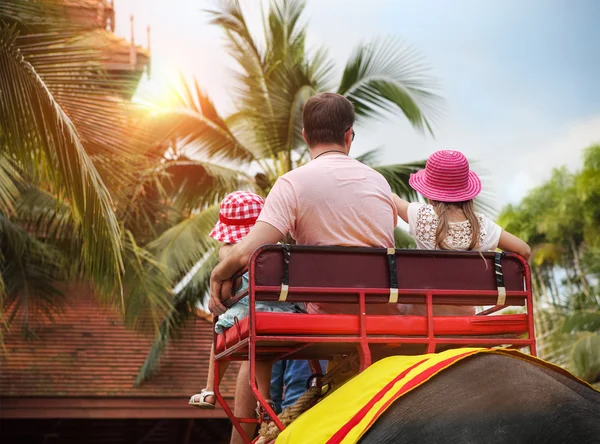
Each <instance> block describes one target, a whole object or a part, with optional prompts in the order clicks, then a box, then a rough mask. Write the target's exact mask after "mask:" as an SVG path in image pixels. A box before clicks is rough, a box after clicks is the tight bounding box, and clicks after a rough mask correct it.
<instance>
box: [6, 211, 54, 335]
mask: <svg viewBox="0 0 600 444" xmlns="http://www.w3.org/2000/svg"><path fill="white" fill-rule="evenodd" d="M0 251H2V259H3V261H2V270H1V272H2V281H3V282H4V283H5V288H4V291H5V300H4V304H5V305H4V306H2V307H0V312H1V311H2V310H3V309H4V308H5V307H8V310H9V313H8V317H7V323H8V324H11V323H12V322H13V321H14V320H15V319H16V318H17V316H18V318H19V320H20V321H21V324H22V325H21V328H22V330H23V331H24V332H26V333H30V332H32V331H33V330H34V328H35V322H36V320H39V319H42V317H46V318H49V319H52V318H53V316H54V315H55V314H56V313H58V312H59V311H60V310H61V309H62V307H63V305H64V302H65V301H64V297H63V294H62V292H61V291H60V290H59V289H58V288H57V287H56V283H57V282H61V281H63V280H64V277H65V276H64V258H63V257H62V256H61V255H60V253H59V252H58V251H57V250H56V249H54V248H53V247H52V246H50V245H48V244H45V243H43V242H41V241H39V240H38V239H36V238H35V237H33V236H32V235H30V234H29V233H28V232H27V231H25V230H24V229H23V228H21V227H19V226H17V225H16V224H14V223H12V222H11V221H10V220H8V219H7V218H6V217H5V216H3V215H1V214H0Z"/></svg>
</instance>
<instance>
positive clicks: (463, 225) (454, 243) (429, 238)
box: [408, 202, 502, 251]
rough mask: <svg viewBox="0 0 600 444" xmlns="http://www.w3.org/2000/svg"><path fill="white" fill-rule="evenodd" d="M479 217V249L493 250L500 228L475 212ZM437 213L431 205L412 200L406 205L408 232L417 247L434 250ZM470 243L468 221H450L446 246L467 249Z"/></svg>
mask: <svg viewBox="0 0 600 444" xmlns="http://www.w3.org/2000/svg"><path fill="white" fill-rule="evenodd" d="M477 217H478V218H479V226H480V233H479V245H480V249H481V251H489V250H495V249H496V248H497V247H498V240H499V239H500V234H501V233H502V228H500V226H498V225H497V224H496V223H494V222H493V221H491V220H490V219H488V218H487V217H485V216H484V215H483V214H477ZM437 220H438V219H437V214H436V213H435V210H434V209H433V206H431V205H427V204H423V203H419V202H413V203H411V204H410V205H409V206H408V226H409V233H410V234H411V235H412V236H413V237H414V238H415V241H416V243H417V248H420V249H423V250H435V232H436V230H437ZM469 245H471V224H470V223H469V221H463V222H450V223H449V228H448V237H447V238H446V246H447V248H450V249H451V250H468V249H469Z"/></svg>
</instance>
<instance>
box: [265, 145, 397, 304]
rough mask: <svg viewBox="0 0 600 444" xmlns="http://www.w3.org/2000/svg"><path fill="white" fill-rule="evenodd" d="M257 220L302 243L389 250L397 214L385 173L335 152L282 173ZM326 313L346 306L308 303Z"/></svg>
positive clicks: (392, 241)
mask: <svg viewBox="0 0 600 444" xmlns="http://www.w3.org/2000/svg"><path fill="white" fill-rule="evenodd" d="M258 220H259V221H262V222H266V223H268V224H270V225H272V226H274V227H275V228H277V229H278V230H279V231H281V233H284V234H285V233H288V232H289V233H290V234H291V236H292V237H293V238H294V239H295V240H296V242H297V244H299V245H326V246H333V245H336V246H354V247H379V248H388V247H393V246H394V228H395V226H396V220H397V213H396V207H395V205H394V202H393V200H392V191H391V189H390V186H389V184H388V183H387V181H386V180H385V178H384V177H383V176H381V174H379V173H378V172H376V171H375V170H373V169H372V168H369V167H368V166H366V165H364V164H362V163H361V162H358V161H357V160H354V159H352V158H350V157H348V156H346V155H345V154H330V155H327V156H323V157H321V158H317V159H314V160H312V161H311V162H310V163H308V164H307V165H304V166H302V167H301V168H298V169H296V170H294V171H291V172H289V173H287V174H286V175H284V176H282V177H281V178H280V179H279V180H278V181H277V183H276V184H275V186H274V187H273V189H272V190H271V193H270V194H269V196H268V197H267V200H266V203H265V207H264V209H263V210H262V212H261V214H260V217H259V219H258ZM323 311H326V312H332V311H336V312H340V311H346V310H344V309H343V308H341V307H337V308H336V309H335V310H334V309H333V307H331V306H330V304H318V305H317V304H310V305H309V312H311V313H318V312H323ZM353 311H354V310H352V312H353Z"/></svg>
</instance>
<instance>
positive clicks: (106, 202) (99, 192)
mask: <svg viewBox="0 0 600 444" xmlns="http://www.w3.org/2000/svg"><path fill="white" fill-rule="evenodd" d="M16 38H17V32H16V30H15V27H14V26H13V27H8V26H6V25H0V66H2V67H3V69H2V70H1V71H0V91H2V100H1V101H0V127H1V128H2V134H1V137H2V140H1V141H0V145H1V146H2V147H3V148H4V149H6V150H7V152H8V153H9V154H10V156H12V157H13V158H14V159H16V160H17V161H18V162H19V163H20V164H22V165H23V166H24V167H25V168H26V169H27V170H28V171H31V172H32V173H35V174H36V175H38V176H42V177H48V178H50V179H51V180H52V182H53V183H55V184H57V185H58V188H59V189H62V190H64V192H65V194H66V196H67V197H68V199H69V200H70V201H71V202H72V205H73V211H74V216H75V221H76V223H77V224H78V225H80V226H81V234H82V238H83V240H84V242H83V250H82V259H83V260H84V262H85V264H86V270H87V272H88V273H89V276H90V277H91V278H92V279H93V280H94V282H95V283H96V285H97V286H98V288H100V289H102V290H104V291H106V292H109V291H111V290H114V289H115V288H116V287H118V286H119V285H120V274H121V270H122V258H121V236H120V230H119V226H118V224H117V220H116V217H115V215H114V212H113V210H112V206H113V205H112V202H111V198H110V196H109V194H108V192H107V190H106V188H105V187H104V184H103V182H102V180H101V178H100V177H99V175H98V173H97V171H96V169H95V167H94V165H93V163H92V161H91V160H90V158H89V157H88V155H87V154H86V152H85V150H84V148H83V146H82V144H81V142H80V140H79V138H78V134H77V131H76V129H75V127H74V125H73V123H72V122H71V120H70V119H69V117H68V116H67V115H66V114H65V113H64V111H63V110H62V109H61V107H60V106H59V105H58V104H57V103H56V101H55V100H54V97H53V96H52V94H51V93H50V91H49V90H48V89H47V87H46V86H45V84H44V82H43V81H42V80H41V78H40V77H39V75H38V74H37V72H36V71H35V69H34V68H33V66H32V65H31V64H30V63H29V62H27V61H26V60H24V58H23V56H22V55H21V53H20V51H19V47H18V45H17V44H16Z"/></svg>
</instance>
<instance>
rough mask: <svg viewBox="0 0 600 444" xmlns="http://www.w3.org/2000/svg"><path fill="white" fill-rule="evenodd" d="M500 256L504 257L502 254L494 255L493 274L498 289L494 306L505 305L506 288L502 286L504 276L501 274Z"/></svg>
mask: <svg viewBox="0 0 600 444" xmlns="http://www.w3.org/2000/svg"><path fill="white" fill-rule="evenodd" d="M502 256H504V253H499V252H496V253H494V272H495V275H496V287H497V288H498V299H497V300H496V305H504V304H505V303H506V287H505V286H504V274H503V273H502Z"/></svg>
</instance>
